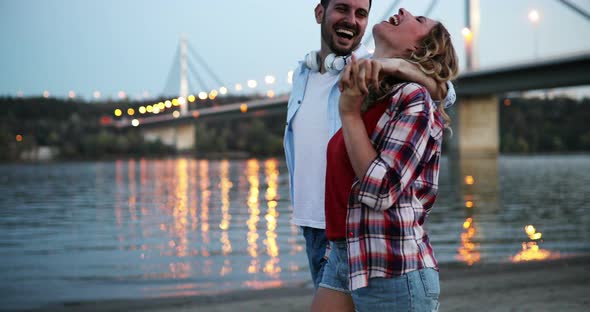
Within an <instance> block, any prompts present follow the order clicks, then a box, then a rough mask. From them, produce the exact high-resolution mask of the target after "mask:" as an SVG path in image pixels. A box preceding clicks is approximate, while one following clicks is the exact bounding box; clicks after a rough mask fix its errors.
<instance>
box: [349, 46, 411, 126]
mask: <svg viewBox="0 0 590 312" xmlns="http://www.w3.org/2000/svg"><path fill="white" fill-rule="evenodd" d="M399 62H400V60H399V59H361V60H357V59H356V56H355V55H354V54H353V55H352V57H351V61H350V63H348V64H347V65H346V67H345V68H344V70H343V71H342V73H341V74H340V81H339V82H338V88H339V89H340V92H341V95H340V103H339V110H340V116H341V117H343V116H344V115H359V114H360V111H361V105H362V103H363V99H364V98H365V96H366V95H367V94H369V86H370V87H371V88H373V90H378V89H379V81H380V79H381V78H383V76H384V75H387V74H392V73H394V72H395V71H396V70H397V69H398V68H399V66H400V63H399Z"/></svg>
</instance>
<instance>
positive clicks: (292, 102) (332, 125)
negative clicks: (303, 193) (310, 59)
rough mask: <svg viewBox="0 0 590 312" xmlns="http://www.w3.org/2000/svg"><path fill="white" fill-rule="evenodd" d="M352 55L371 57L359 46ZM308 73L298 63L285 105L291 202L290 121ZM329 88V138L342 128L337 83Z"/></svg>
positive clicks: (301, 63) (291, 133)
mask: <svg viewBox="0 0 590 312" xmlns="http://www.w3.org/2000/svg"><path fill="white" fill-rule="evenodd" d="M354 54H355V55H356V57H357V58H358V59H361V58H367V57H370V56H371V54H370V53H369V51H368V50H367V48H366V47H365V46H363V45H361V46H359V47H358V48H357V49H356V51H355V52H354ZM310 72H311V70H310V69H309V68H308V67H307V66H306V65H305V61H301V62H299V66H297V69H295V71H294V72H293V89H292V90H291V96H290V97H289V103H288V105H287V125H286V127H285V137H284V139H283V147H284V148H285V160H286V162H287V169H288V170H289V191H290V194H291V200H293V199H294V196H293V194H294V193H293V173H294V170H295V154H294V151H295V146H294V139H293V125H292V121H293V118H295V114H297V111H298V110H299V107H300V106H301V103H302V102H303V98H304V97H305V91H306V89H307V81H308V79H309V74H310ZM331 88H332V89H331V90H330V96H329V98H328V105H327V106H326V109H327V110H328V128H329V130H330V137H331V136H333V135H334V134H335V133H336V131H338V129H340V127H342V123H341V121H340V114H339V112H338V101H339V100H340V90H338V81H336V83H334V85H333V86H332V87H331Z"/></svg>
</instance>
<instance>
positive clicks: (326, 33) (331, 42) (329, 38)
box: [321, 16, 360, 56]
mask: <svg viewBox="0 0 590 312" xmlns="http://www.w3.org/2000/svg"><path fill="white" fill-rule="evenodd" d="M321 25H322V27H321V28H322V39H323V40H324V41H325V42H326V44H327V45H328V48H330V50H331V51H332V52H333V53H335V54H336V55H338V56H342V55H350V54H351V53H352V52H353V51H354V50H355V49H356V48H357V47H358V46H359V44H360V38H358V39H357V38H356V36H358V34H359V32H358V28H357V27H356V26H353V25H350V24H348V25H346V26H348V27H347V28H352V29H355V32H356V34H357V35H356V36H355V38H353V40H355V41H353V44H352V46H351V47H350V48H340V47H338V46H337V44H336V40H337V39H338V38H336V37H338V35H336V34H334V33H332V30H331V29H328V28H327V26H326V24H325V16H324V20H323V21H322V24H321ZM337 26H338V25H334V27H337Z"/></svg>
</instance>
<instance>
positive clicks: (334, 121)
mask: <svg viewBox="0 0 590 312" xmlns="http://www.w3.org/2000/svg"><path fill="white" fill-rule="evenodd" d="M354 54H355V55H356V57H357V59H363V58H368V57H371V54H370V53H369V51H368V50H367V48H366V47H365V46H363V45H361V46H359V48H357V50H356V51H354ZM310 72H311V70H310V69H309V68H308V67H307V66H306V65H305V61H300V62H299V66H297V69H295V71H294V72H293V88H292V90H291V96H290V97H289V102H288V105H287V125H286V126H285V136H284V138H283V147H284V149H285V161H286V162H287V169H288V170H289V192H290V195H291V200H292V201H293V200H294V196H293V195H294V192H293V173H294V170H295V155H294V151H295V146H294V139H293V125H292V121H293V118H294V117H295V115H296V114H297V110H299V107H300V106H301V103H302V102H303V98H304V97H305V91H306V89H307V81H308V78H309V74H310ZM447 86H448V92H447V97H446V98H445V100H444V101H445V108H447V107H450V106H451V105H453V103H454V102H455V98H456V96H455V89H454V88H453V84H452V83H451V82H448V83H447ZM339 100H340V90H338V81H336V83H334V85H333V86H332V89H331V90H330V96H329V98H328V105H327V106H326V109H327V110H328V126H329V130H330V137H331V136H333V135H334V134H335V133H336V132H337V131H338V129H340V128H341V127H342V123H341V121H340V114H339V112H338V101H339ZM292 204H293V202H292Z"/></svg>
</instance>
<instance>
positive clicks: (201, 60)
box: [187, 43, 225, 87]
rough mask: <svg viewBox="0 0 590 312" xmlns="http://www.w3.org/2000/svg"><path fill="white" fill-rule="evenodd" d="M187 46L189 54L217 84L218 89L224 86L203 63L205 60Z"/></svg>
mask: <svg viewBox="0 0 590 312" xmlns="http://www.w3.org/2000/svg"><path fill="white" fill-rule="evenodd" d="M187 46H188V50H189V52H191V53H192V54H193V56H194V57H195V58H196V59H197V61H198V62H199V63H200V64H201V66H203V68H204V69H205V70H206V71H207V73H209V75H210V76H211V77H212V78H213V80H215V82H216V83H217V84H219V86H220V87H223V86H225V84H224V83H223V82H222V81H221V79H219V77H218V76H217V75H216V74H215V73H214V72H213V70H211V68H210V67H209V66H208V65H207V62H205V60H204V59H203V58H202V57H201V56H200V55H199V54H198V53H197V51H195V50H194V49H193V47H192V46H191V45H190V44H188V43H187Z"/></svg>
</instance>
